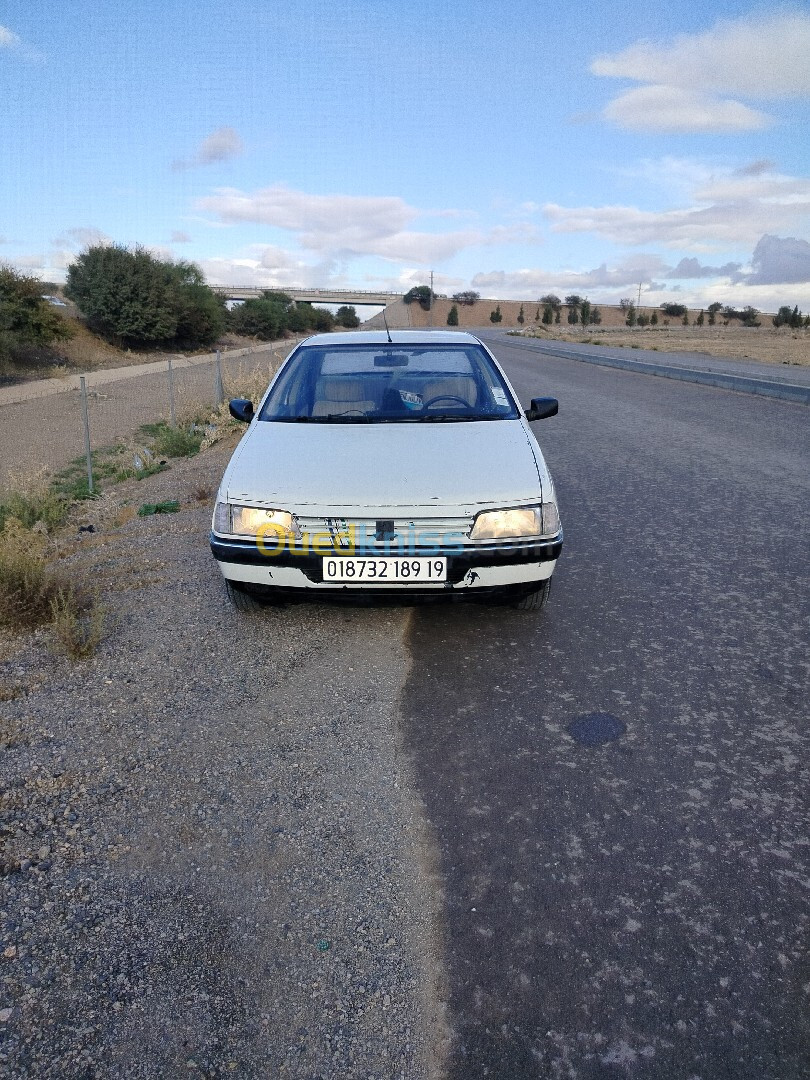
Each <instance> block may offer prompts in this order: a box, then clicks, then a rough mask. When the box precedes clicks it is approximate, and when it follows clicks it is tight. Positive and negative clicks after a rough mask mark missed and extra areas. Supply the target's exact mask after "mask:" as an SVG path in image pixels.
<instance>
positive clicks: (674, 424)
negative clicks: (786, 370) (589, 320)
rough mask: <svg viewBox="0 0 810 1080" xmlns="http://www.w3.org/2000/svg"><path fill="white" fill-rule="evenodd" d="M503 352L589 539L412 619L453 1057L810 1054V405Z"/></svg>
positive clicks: (607, 1059) (490, 1066)
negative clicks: (537, 605)
mask: <svg viewBox="0 0 810 1080" xmlns="http://www.w3.org/2000/svg"><path fill="white" fill-rule="evenodd" d="M493 340H494V339H493ZM495 350H496V352H497V355H498V356H499V358H500V359H501V360H502V362H503V363H504V364H505V366H506V369H507V371H508V373H509V374H510V377H511V378H512V380H513V383H514V384H515V386H516V388H517V389H518V391H519V392H520V394H521V396H522V400H523V401H524V403H526V404H527V403H528V400H529V398H530V397H532V396H537V395H541V394H549V395H554V396H557V397H558V398H559V400H560V414H559V416H557V417H554V418H552V419H549V420H545V421H541V422H540V423H538V424H536V425H535V430H536V434H537V436H538V438H539V440H540V443H541V445H542V446H543V449H544V452H545V453H546V457H547V460H548V462H549V465H550V467H551V469H552V472H553V474H554V476H555V480H556V482H557V486H558V490H559V496H560V501H561V509H562V514H563V523H564V527H565V530H566V539H565V549H564V551H563V556H562V559H561V561H560V563H559V565H558V569H557V573H556V574H555V578H554V585H553V587H552V594H551V600H550V603H549V606H548V607H547V609H546V610H545V612H543V613H541V614H540V615H539V616H537V615H534V614H526V613H521V612H517V611H513V610H511V609H497V608H486V607H480V608H479V607H468V606H463V607H462V606H458V607H450V608H434V607H431V608H424V609H417V611H416V613H415V616H414V618H413V620H412V623H411V630H410V640H409V645H410V651H411V659H412V667H411V673H410V677H409V680H408V683H407V686H406V689H405V693H404V697H403V704H404V742H405V747H406V749H407V751H408V752H409V753H410V755H411V758H412V761H413V764H414V770H415V775H416V778H417V782H418V785H419V787H420V789H421V794H422V797H423V799H424V802H425V807H426V810H427V815H428V817H429V819H430V822H431V824H432V826H433V829H434V830H435V835H436V839H437V843H438V847H439V851H440V858H441V868H442V873H443V877H444V880H445V888H446V900H447V903H446V926H445V928H444V929H445V935H446V946H447V954H448V975H449V983H450V987H451V994H450V1004H451V1009H452V1017H453V1022H454V1026H455V1030H456V1039H455V1042H454V1045H453V1048H452V1054H451V1065H450V1070H449V1073H448V1076H449V1078H450V1080H462V1078H464V1080H472V1078H478V1077H497V1078H500V1080H522V1078H524V1077H526V1078H527V1077H538V1078H540V1077H542V1078H558V1077H559V1078H563V1077H564V1078H582V1080H607V1078H614V1077H615V1078H618V1077H626V1076H632V1077H634V1078H636V1077H643V1078H645V1080H646V1078H662V1080H663V1078H666V1080H720V1078H728V1080H732V1078H733V1080H799V1078H800V1077H801V1078H806V1077H807V1076H808V1075H810V1019H808V1018H809V1017H810V964H809V963H808V951H807V945H808V924H809V923H810V918H809V916H810V890H809V889H808V885H810V838H809V837H808V833H809V831H810V830H808V823H809V818H810V815H809V814H808V790H810V786H809V785H808V779H810V776H809V775H808V774H809V772H810V768H809V766H808V762H810V755H808V749H810V747H809V746H808V743H810V731H809V730H808V728H809V727H810V725H809V724H808V711H809V710H808V701H810V692H809V691H810V676H809V671H808V665H809V662H810V649H808V614H809V611H810V600H809V599H808V597H809V596H810V590H808V584H809V582H808V566H809V565H810V559H809V558H808V555H809V554H810V552H808V535H809V534H810V530H809V529H808V525H810V512H809V511H808V507H809V506H810V424H808V419H810V414H808V411H807V408H806V407H803V406H800V405H792V404H787V403H783V402H778V401H772V400H769V399H762V398H756V397H751V396H748V395H745V394H736V393H732V392H729V391H724V390H718V389H714V388H709V387H703V386H695V385H689V384H685V383H679V382H672V381H670V380H667V379H660V378H655V377H652V376H642V375H636V374H629V373H625V372H621V371H616V370H611V369H607V368H601V367H594V366H591V365H588V364H580V363H575V362H573V361H569V360H565V359H560V358H553V357H542V356H540V355H538V354H537V353H536V352H533V351H529V350H526V349H521V348H520V346H519V345H517V344H514V343H512V342H511V340H510V341H509V342H508V343H507V342H506V341H503V340H501V341H500V342H499V343H498V344H497V345H496V346H495Z"/></svg>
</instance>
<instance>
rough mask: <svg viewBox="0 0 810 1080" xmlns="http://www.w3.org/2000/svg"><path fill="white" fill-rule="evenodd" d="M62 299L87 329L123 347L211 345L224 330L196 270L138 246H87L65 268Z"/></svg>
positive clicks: (221, 312) (213, 300) (217, 307)
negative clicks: (66, 299)
mask: <svg viewBox="0 0 810 1080" xmlns="http://www.w3.org/2000/svg"><path fill="white" fill-rule="evenodd" d="M65 295H66V296H68V297H69V298H70V299H71V300H73V301H75V303H76V304H77V305H78V307H79V309H80V310H81V312H82V314H83V315H84V316H85V318H86V320H87V323H88V325H89V326H90V328H91V329H93V330H95V331H97V332H98V333H100V334H102V335H104V336H106V337H110V338H113V339H115V340H117V341H119V342H121V343H122V344H126V345H135V346H146V345H155V344H175V345H177V344H182V345H186V346H195V345H210V344H211V343H212V342H214V341H216V339H217V337H219V335H220V334H221V332H222V329H223V327H224V325H225V311H224V306H223V305H222V304H221V303H220V302H219V301H218V300H217V298H216V297H215V296H214V294H213V293H212V292H211V290H210V289H209V288H208V286H207V285H206V284H205V279H204V278H203V274H202V271H201V270H200V269H199V267H197V266H195V265H194V264H193V263H187V262H177V263H174V262H170V261H162V260H160V259H157V258H155V256H154V255H151V254H150V253H149V252H148V251H147V250H146V249H145V248H143V247H140V246H138V247H135V248H134V249H132V250H130V249H129V248H126V247H123V246H120V245H117V244H116V245H109V246H108V245H105V244H98V245H95V246H93V247H89V248H88V249H87V250H86V251H83V252H82V254H81V255H79V257H78V258H77V259H76V261H75V262H74V263H73V264H72V265H71V266H70V268H69V269H68V274H67V284H66V286H65Z"/></svg>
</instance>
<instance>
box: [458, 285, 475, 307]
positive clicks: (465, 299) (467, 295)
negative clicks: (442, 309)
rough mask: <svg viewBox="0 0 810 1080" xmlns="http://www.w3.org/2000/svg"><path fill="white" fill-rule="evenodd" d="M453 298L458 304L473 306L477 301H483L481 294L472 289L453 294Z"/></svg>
mask: <svg viewBox="0 0 810 1080" xmlns="http://www.w3.org/2000/svg"><path fill="white" fill-rule="evenodd" d="M452 298H453V300H455V302H456V303H457V304H467V305H469V306H472V305H473V304H474V303H475V301H476V300H480V299H481V294H480V293H477V292H474V291H473V290H472V289H465V290H464V292H457V293H453V297H452Z"/></svg>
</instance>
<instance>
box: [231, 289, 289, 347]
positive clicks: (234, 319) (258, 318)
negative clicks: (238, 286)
mask: <svg viewBox="0 0 810 1080" xmlns="http://www.w3.org/2000/svg"><path fill="white" fill-rule="evenodd" d="M229 322H230V326H231V329H232V330H233V331H234V333H236V334H245V335H246V336H247V337H257V338H259V340H260V341H275V339H276V338H280V337H281V336H282V334H283V333H284V330H285V329H286V328H287V311H286V309H285V308H284V306H283V304H280V303H278V301H276V300H266V299H265V298H264V297H263V296H257V297H253V298H251V299H250V300H246V301H245V302H244V304H240V305H239V306H238V307H235V308H234V309H233V311H232V312H231V313H230V318H229Z"/></svg>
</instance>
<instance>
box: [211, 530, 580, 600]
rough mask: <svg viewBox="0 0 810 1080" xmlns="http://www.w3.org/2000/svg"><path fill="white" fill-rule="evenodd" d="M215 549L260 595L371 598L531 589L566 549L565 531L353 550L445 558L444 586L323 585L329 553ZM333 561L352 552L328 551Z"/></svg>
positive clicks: (225, 545) (222, 540)
mask: <svg viewBox="0 0 810 1080" xmlns="http://www.w3.org/2000/svg"><path fill="white" fill-rule="evenodd" d="M210 544H211V551H212V553H213V556H214V558H215V559H216V560H217V562H218V563H219V568H220V570H221V571H222V574H223V576H224V577H225V578H227V579H228V580H229V581H234V582H238V583H242V584H245V585H249V586H255V587H256V589H257V591H268V592H269V591H273V592H300V591H301V590H307V591H310V592H320V593H329V594H332V595H334V594H336V593H364V594H369V595H371V594H373V595H399V596H401V595H403V594H407V595H414V596H416V595H432V596H436V595H437V594H442V593H447V592H453V593H456V592H457V593H468V592H469V593H473V592H475V593H479V592H481V593H484V592H492V591H500V590H503V589H509V590H511V591H515V590H517V591H519V590H520V588H521V587H524V591H526V590H530V589H531V588H532V587H534V586H536V585H538V584H539V583H540V582H542V581H544V580H545V579H546V578H550V577H551V575H552V574H553V572H554V567H555V566H556V563H557V559H558V558H559V556H560V552H561V551H562V544H563V534H562V530H561V531H560V532H559V533H558V534H557V536H555V537H553V538H551V539H549V540H542V541H532V542H529V543H526V542H522V541H518V542H514V543H502V544H481V545H472V544H470V545H463V546H452V547H447V548H444V547H441V546H438V547H431V548H430V550H429V551H424V552H423V551H422V550H420V549H419V548H415V549H413V550H408V551H402V550H386V549H384V548H379V549H374V550H365V551H362V552H361V551H359V550H358V551H355V552H353V553H352V554H353V555H355V556H356V557H363V556H364V555H365V556H369V557H373V556H400V557H401V556H419V555H422V554H426V555H430V556H431V557H441V556H444V557H446V558H447V581H446V582H436V583H430V582H420V583H416V584H410V583H407V582H403V583H401V584H389V585H381V584H376V583H374V582H369V581H364V582H361V583H358V584H353V583H344V582H331V581H330V582H325V581H324V580H323V560H324V558H325V557H326V556H327V552H325V551H321V552H318V553H313V552H312V551H303V550H296V549H295V548H294V547H288V548H285V549H284V550H283V551H280V552H277V553H275V554H273V555H266V554H262V552H261V551H260V550H259V547H258V545H257V543H256V541H255V540H237V539H234V538H226V537H222V536H218V535H217V534H216V533H211V536H210ZM328 554H329V557H335V556H338V557H339V556H340V555H347V554H349V553H348V552H345V551H343V552H341V551H340V550H337V551H330V552H329V553H328Z"/></svg>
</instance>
